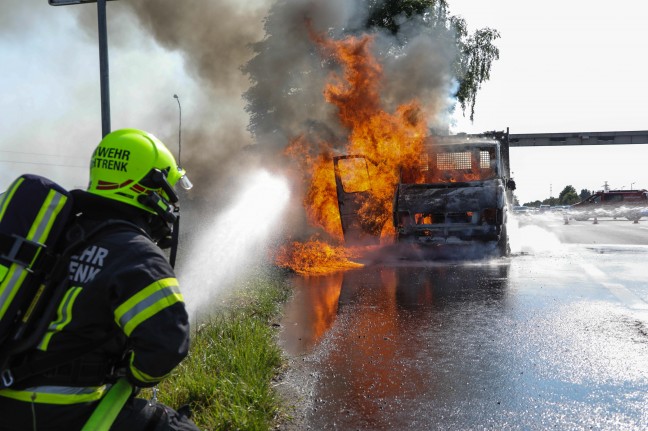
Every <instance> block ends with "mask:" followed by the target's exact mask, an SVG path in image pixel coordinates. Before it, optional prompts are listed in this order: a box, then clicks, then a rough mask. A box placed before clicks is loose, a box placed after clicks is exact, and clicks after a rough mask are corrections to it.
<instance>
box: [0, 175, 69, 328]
mask: <svg viewBox="0 0 648 431" xmlns="http://www.w3.org/2000/svg"><path fill="white" fill-rule="evenodd" d="M22 180H23V179H22V178H20V179H19V180H18V181H16V185H15V186H13V187H12V189H11V191H10V192H9V196H8V197H7V198H6V199H5V202H4V203H3V208H2V212H1V214H0V219H2V215H4V212H5V211H6V208H7V203H8V202H9V201H10V200H11V197H12V196H13V194H14V192H15V191H16V189H17V188H18V186H19V185H20V183H22ZM66 201H67V197H66V196H65V195H63V194H61V193H59V192H57V191H56V190H50V191H49V193H48V194H47V198H46V199H45V202H43V205H42V206H41V208H40V210H39V212H38V215H37V216H36V219H35V220H34V223H32V226H31V229H30V230H29V233H28V234H27V239H28V240H31V241H35V242H38V243H42V242H43V241H44V240H45V238H47V236H48V235H49V232H50V231H51V230H52V226H53V225H54V221H55V220H56V217H57V216H58V214H59V212H61V209H62V208H63V206H64V205H65V202H66ZM40 252H41V250H40V249H39V250H38V251H37V252H36V254H35V255H34V259H33V260H32V262H30V265H31V264H33V263H34V261H35V260H36V258H37V257H38V255H39V254H40ZM10 268H11V269H10V270H9V273H8V276H7V277H6V278H5V280H6V281H3V282H2V284H0V319H1V318H3V317H4V315H5V313H6V312H7V309H8V308H9V305H10V304H11V302H12V301H13V299H14V297H15V296H16V293H17V292H18V290H19V289H20V286H21V285H22V283H23V281H24V279H25V277H26V276H27V272H26V271H25V270H24V269H23V268H22V267H21V266H20V265H17V264H15V263H14V264H12V265H11V267H10Z"/></svg>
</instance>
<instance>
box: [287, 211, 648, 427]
mask: <svg viewBox="0 0 648 431" xmlns="http://www.w3.org/2000/svg"><path fill="white" fill-rule="evenodd" d="M511 227H512V229H511V247H512V250H513V255H512V256H511V257H509V258H502V259H494V260H488V261H475V260H471V261H436V262H423V261H408V260H402V259H398V258H397V257H396V258H394V259H385V260H383V261H382V262H381V263H380V264H374V265H369V266H367V267H365V268H363V269H360V270H354V271H348V272H345V273H338V274H334V275H331V276H326V277H294V278H293V279H292V280H291V282H292V283H293V284H294V286H295V295H294V298H293V300H292V301H291V302H290V303H289V304H287V306H286V310H285V317H284V319H283V322H282V323H281V326H282V331H281V337H280V338H281V343H282V345H283V347H284V350H285V353H286V355H287V356H288V357H290V370H289V372H288V373H287V375H286V376H285V378H284V380H283V381H281V382H280V383H279V384H278V388H280V389H281V390H282V392H283V393H284V394H286V395H287V396H290V397H292V400H293V401H294V405H295V409H294V411H293V414H294V416H295V421H294V422H293V423H292V424H290V425H287V426H286V429H289V430H301V429H311V430H477V429H479V430H545V429H559V430H646V429H648V270H646V260H647V258H648V229H646V228H648V222H643V223H642V222H640V223H638V224H634V223H632V222H629V221H627V220H625V221H621V220H618V221H614V220H611V219H609V220H598V223H597V224H594V223H593V222H592V221H591V220H590V221H588V222H576V221H571V220H570V221H569V223H568V224H565V223H564V219H562V218H560V217H559V216H557V217H556V216H553V215H548V216H543V217H534V218H528V219H524V220H522V221H521V222H520V223H519V224H518V223H515V222H514V223H512V224H511Z"/></svg>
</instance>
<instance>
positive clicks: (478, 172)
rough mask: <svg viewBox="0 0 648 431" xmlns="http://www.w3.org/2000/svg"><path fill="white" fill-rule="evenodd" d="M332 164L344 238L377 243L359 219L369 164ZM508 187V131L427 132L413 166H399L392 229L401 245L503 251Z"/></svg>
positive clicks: (351, 159) (346, 159)
mask: <svg viewBox="0 0 648 431" xmlns="http://www.w3.org/2000/svg"><path fill="white" fill-rule="evenodd" d="M333 163H334V168H335V179H336V190H337V198H338V208H339V211H340V219H341V222H342V223H341V224H342V231H343V234H344V240H345V243H346V244H347V245H370V244H377V243H378V242H379V240H380V236H381V235H380V232H378V231H376V230H375V229H374V230H373V231H372V230H371V229H367V224H366V223H364V222H363V218H362V217H361V214H362V208H363V206H364V205H365V202H366V201H367V200H368V199H369V198H370V192H371V187H372V178H371V174H370V172H371V169H370V168H369V166H370V165H371V164H372V163H373V162H372V161H371V160H369V159H367V158H365V157H364V156H362V155H345V156H338V157H334V158H333ZM513 190H515V182H514V181H513V180H512V179H511V175H510V164H509V143H508V131H506V132H489V133H485V134H482V135H455V136H434V137H430V138H428V139H427V140H426V141H425V143H424V145H423V150H422V151H421V153H420V155H419V157H418V160H417V161H416V163H411V164H409V165H408V167H406V168H405V167H404V168H401V169H400V176H399V180H398V183H397V185H396V188H395V192H394V195H393V206H392V216H393V226H391V227H392V228H393V229H390V230H391V232H393V235H394V237H395V240H396V241H397V242H399V243H409V244H415V245H419V246H424V247H434V246H455V245H470V246H474V245H483V246H484V248H483V251H484V252H489V251H492V252H494V253H496V254H499V255H502V256H505V255H507V254H508V253H509V242H508V234H507V228H506V223H507V217H508V211H509V207H510V202H512V200H513ZM383 232H384V229H383Z"/></svg>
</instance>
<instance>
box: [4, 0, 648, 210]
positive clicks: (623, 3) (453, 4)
mask: <svg viewBox="0 0 648 431" xmlns="http://www.w3.org/2000/svg"><path fill="white" fill-rule="evenodd" d="M138 1H139V4H141V5H146V4H147V3H151V2H150V1H145V0H138ZM204 1H205V0H203V2H204ZM299 1H303V0H299ZM134 2H135V0H120V1H116V2H109V3H108V16H109V23H108V24H109V40H108V41H109V49H110V51H109V52H110V54H109V64H110V91H111V114H112V128H113V129H117V128H121V127H138V128H142V129H145V130H150V131H153V132H154V133H155V134H156V135H158V136H159V137H160V138H162V139H163V140H164V141H165V142H167V144H168V146H169V147H170V149H171V150H172V151H174V152H175V151H176V149H177V148H176V144H177V140H178V136H177V131H178V120H179V113H180V112H179V109H178V104H177V100H176V99H174V98H173V95H174V94H178V95H179V98H180V99H179V100H180V101H181V107H182V124H183V131H184V130H185V128H187V129H189V130H190V129H191V128H192V127H193V128H196V127H195V126H196V124H198V123H206V122H208V123H209V124H210V127H211V129H210V131H209V133H207V136H208V138H209V139H212V140H214V139H215V140H218V142H219V143H220V142H222V143H223V144H222V145H223V152H225V151H226V150H227V148H229V144H228V142H230V141H231V142H236V145H238V146H245V145H247V144H250V143H252V139H251V137H250V136H249V134H248V133H247V132H246V130H245V127H246V125H247V121H248V117H247V114H246V113H245V112H244V110H243V106H244V105H243V102H242V100H241V98H240V94H241V92H242V91H244V90H245V85H246V82H247V80H246V79H245V77H242V76H240V72H239V69H238V68H239V67H240V66H241V65H242V64H243V63H244V62H245V61H247V60H248V59H249V58H251V56H252V52H251V50H250V48H249V44H250V43H253V42H255V41H258V40H260V39H261V38H262V37H263V16H264V13H265V12H266V11H267V8H268V7H269V5H270V3H271V2H270V0H268V1H263V0H256V1H247V2H242V1H236V0H210V2H209V3H210V4H211V3H214V4H218V6H219V7H220V8H221V9H220V12H219V14H220V15H217V16H220V17H222V16H224V15H228V14H230V15H231V16H232V19H228V20H227V21H228V22H223V20H222V19H220V21H218V20H215V21H214V22H220V23H222V26H223V30H222V32H221V33H220V34H218V31H219V26H212V27H214V28H212V29H210V31H211V32H212V33H214V32H215V33H216V34H212V33H209V34H196V32H193V31H191V28H183V27H178V29H177V32H178V34H176V35H175V39H173V38H165V35H164V34H162V35H160V30H159V29H158V28H156V20H162V19H170V18H168V17H164V16H161V15H157V16H156V15H154V14H148V12H147V11H143V10H137V13H139V14H140V16H141V17H146V19H142V20H140V21H138V20H136V19H134V18H133V17H132V16H130V15H129V14H128V13H126V12H127V11H130V7H131V6H132V8H133V9H138V8H139V6H137V7H136V6H133V5H134V4H135V3H134ZM160 3H166V4H174V5H176V6H175V7H178V6H177V5H179V4H189V3H190V2H169V1H166V2H160ZM448 3H449V5H450V12H451V13H452V14H454V15H460V16H462V17H464V18H465V19H466V22H467V24H468V29H469V31H474V30H475V29H477V28H483V27H492V28H495V29H497V30H498V31H499V32H500V34H501V38H500V39H498V40H497V41H496V45H497V46H498V47H499V50H500V59H499V60H498V61H496V62H495V63H494V65H493V68H492V71H491V79H490V80H489V81H487V82H486V83H484V84H483V86H482V88H481V91H480V92H479V94H478V96H477V103H476V109H475V119H474V122H472V123H471V122H470V121H469V120H468V119H467V118H465V117H463V116H462V115H461V113H457V115H456V124H455V125H454V127H453V130H454V131H464V132H469V133H478V132H482V131H487V130H503V129H506V128H507V127H508V128H509V130H510V133H513V134H515V133H551V132H595V131H628V130H648V119H647V117H646V115H645V111H646V107H645V105H646V102H645V101H647V100H648V85H646V83H645V80H646V78H645V75H646V69H647V68H646V65H647V64H648V63H647V60H646V58H645V56H646V52H648V49H647V48H648V46H647V45H648V26H646V25H645V21H646V18H647V17H648V8H646V7H645V6H644V5H643V4H642V2H638V1H635V0H619V1H617V2H615V3H614V4H613V5H611V4H610V3H608V2H601V1H591V0H570V1H564V0H561V1H559V0H546V1H543V2H521V1H519V0H448ZM195 4H196V3H195V2H193V5H194V6H187V8H190V7H194V8H195ZM203 4H206V3H203ZM223 6H227V8H225V9H223ZM143 8H144V6H143ZM206 9H210V8H206ZM183 12H184V11H183ZM200 12H201V11H198V12H195V11H194V13H200ZM207 12H209V11H207V10H205V14H207ZM185 15H187V14H185ZM228 16H229V15H228ZM147 20H148V21H147ZM188 21H189V22H191V20H188ZM242 23H245V26H243V25H242ZM237 32H240V34H238V36H239V37H238V40H233V39H236V38H228V37H227V35H231V34H237ZM151 33H154V34H156V35H158V38H157V40H158V41H159V42H156V39H154V38H153V37H151ZM198 37H217V38H218V39H219V41H220V42H219V43H216V42H215V43H214V50H218V52H219V54H221V53H222V54H223V55H221V56H218V57H217V58H216V59H215V60H211V61H203V60H205V58H206V57H208V55H206V53H205V52H196V51H195V50H194V51H192V52H191V53H188V52H189V51H190V49H191V47H192V46H193V45H191V42H192V41H193V40H195V39H196V38H198ZM178 40H179V41H178ZM185 43H186V44H185ZM232 53H235V54H236V55H232ZM194 54H195V56H194V57H191V56H192V55H194ZM192 58H198V59H199V60H200V61H195V62H194V63H192V62H191V61H190V60H191V59H192ZM212 63H214V64H212ZM0 64H1V65H2V68H1V69H0V70H1V72H0V74H1V79H0V118H2V120H1V121H0V190H2V189H5V188H6V187H7V186H8V185H9V184H10V182H11V181H12V180H13V179H14V178H15V177H16V176H17V175H20V174H21V173H26V172H30V173H36V174H41V175H45V176H48V177H50V178H52V179H54V180H55V181H58V182H60V183H61V184H62V185H63V186H65V187H84V186H85V184H86V183H87V179H88V178H87V171H88V169H87V166H88V160H89V158H90V155H91V153H92V150H93V149H94V147H95V146H96V144H97V143H98V141H99V140H100V138H101V112H100V95H99V65H98V45H97V37H96V7H94V5H80V6H66V7H52V6H49V5H48V4H47V1H46V0H3V1H2V4H1V5H0ZM218 67H221V68H222V69H226V70H227V71H228V73H226V74H224V75H223V77H219V79H218V80H212V81H209V85H206V82H207V75H209V74H210V73H213V70H214V69H215V68H218ZM205 106H209V107H210V110H209V113H208V114H207V113H206V109H205ZM183 137H184V136H183ZM195 141H197V139H194V140H193V141H192V140H191V135H188V137H187V140H186V141H185V140H183V145H184V147H183V151H182V154H183V157H185V154H187V156H186V157H188V158H191V157H192V156H193V157H200V155H201V150H200V148H198V150H196V151H192V145H195V146H198V145H199V143H198V142H195ZM194 148H195V147H194ZM222 157H225V156H222ZM511 159H512V160H511V167H512V171H513V174H514V178H515V180H516V183H517V187H518V190H517V191H516V195H517V197H518V199H519V201H520V202H521V203H525V202H529V201H533V200H536V199H540V200H542V199H545V198H547V197H549V196H550V195H552V196H558V194H559V193H560V191H561V190H562V189H563V188H564V187H565V186H566V185H572V186H573V187H575V188H576V190H577V191H580V190H581V189H589V190H599V189H602V187H603V184H604V183H605V182H607V183H608V184H609V185H610V187H612V188H625V189H629V188H630V187H634V188H648V169H646V168H645V166H646V162H647V161H648V145H628V146H587V147H541V148H514V149H512V150H511ZM223 175H227V173H226V172H223ZM194 182H195V181H194Z"/></svg>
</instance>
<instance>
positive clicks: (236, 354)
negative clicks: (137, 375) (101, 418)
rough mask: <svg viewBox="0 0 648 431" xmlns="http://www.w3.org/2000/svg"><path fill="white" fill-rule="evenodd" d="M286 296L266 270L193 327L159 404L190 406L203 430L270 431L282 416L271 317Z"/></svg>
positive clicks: (278, 363) (282, 286) (278, 359)
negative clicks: (275, 384) (188, 345)
mask: <svg viewBox="0 0 648 431" xmlns="http://www.w3.org/2000/svg"><path fill="white" fill-rule="evenodd" d="M289 294H290V291H289V287H288V286H287V284H286V283H285V281H284V277H283V276H282V274H281V273H279V272H276V271H269V272H266V273H264V275H263V276H260V277H255V279H254V280H253V281H247V282H246V283H245V284H244V285H241V286H239V287H238V288H237V289H235V291H234V293H233V294H232V295H231V296H229V297H228V298H227V299H226V300H225V301H224V303H221V304H220V305H218V306H217V309H216V310H214V312H213V314H212V315H211V316H210V317H209V319H208V320H207V321H203V322H200V323H199V324H198V326H197V328H196V329H195V330H194V331H193V337H192V344H191V349H190V352H189V356H188V357H187V358H186V359H185V360H184V361H183V362H182V363H181V364H180V365H179V366H178V367H177V368H176V370H175V371H174V372H173V374H172V375H171V376H170V377H169V378H168V379H166V380H164V381H163V382H162V383H161V384H160V385H159V395H158V397H159V400H160V402H162V403H164V404H166V405H169V406H172V407H175V408H178V407H180V406H182V405H185V404H189V405H190V406H191V410H192V412H193V416H192V419H193V421H194V422H195V423H196V424H197V425H198V426H199V427H200V428H201V429H204V430H209V431H212V430H268V429H271V428H272V427H273V426H274V425H275V424H276V423H277V420H278V419H279V417H280V416H281V403H280V400H279V399H278V397H277V394H276V392H275V391H274V390H273V388H272V381H273V378H274V377H275V376H276V375H277V374H278V372H279V370H280V368H281V365H282V353H281V349H280V348H279V347H278V346H277V344H276V341H275V339H276V332H275V331H276V330H275V329H274V328H273V326H272V325H271V322H272V320H273V319H274V318H275V317H276V316H277V315H278V313H279V312H280V306H281V304H283V303H284V302H285V301H286V299H287V298H288V296H289Z"/></svg>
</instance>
